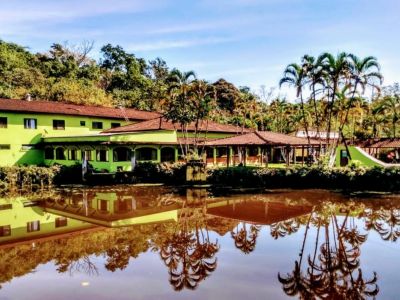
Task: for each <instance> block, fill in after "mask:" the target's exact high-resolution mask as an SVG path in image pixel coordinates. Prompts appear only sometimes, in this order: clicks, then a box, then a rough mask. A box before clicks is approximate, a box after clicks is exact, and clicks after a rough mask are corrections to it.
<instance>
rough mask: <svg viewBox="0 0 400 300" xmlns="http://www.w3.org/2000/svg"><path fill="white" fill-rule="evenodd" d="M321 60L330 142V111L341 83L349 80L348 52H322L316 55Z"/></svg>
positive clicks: (343, 83) (328, 139)
mask: <svg viewBox="0 0 400 300" xmlns="http://www.w3.org/2000/svg"><path fill="white" fill-rule="evenodd" d="M318 60H319V61H320V62H321V64H322V66H323V69H324V74H325V80H326V82H327V85H326V87H327V94H328V111H327V113H328V116H327V125H328V127H327V142H328V144H329V142H330V132H331V126H332V112H333V107H334V104H335V101H336V96H337V92H338V90H339V89H340V86H341V85H345V84H346V83H348V82H349V80H350V76H349V74H350V72H349V71H350V64H349V61H348V54H347V53H346V52H340V53H339V54H337V55H336V56H333V55H332V54H330V53H327V52H326V53H323V54H321V55H320V56H319V57H318Z"/></svg>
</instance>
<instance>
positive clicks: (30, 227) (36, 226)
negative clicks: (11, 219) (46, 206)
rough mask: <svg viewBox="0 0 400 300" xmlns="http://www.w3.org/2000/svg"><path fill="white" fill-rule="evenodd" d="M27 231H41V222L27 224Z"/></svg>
mask: <svg viewBox="0 0 400 300" xmlns="http://www.w3.org/2000/svg"><path fill="white" fill-rule="evenodd" d="M26 231H27V232H35V231H40V221H32V222H28V223H26Z"/></svg>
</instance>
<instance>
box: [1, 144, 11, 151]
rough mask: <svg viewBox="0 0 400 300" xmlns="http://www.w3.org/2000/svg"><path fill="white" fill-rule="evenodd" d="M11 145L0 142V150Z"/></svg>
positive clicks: (9, 147)
mask: <svg viewBox="0 0 400 300" xmlns="http://www.w3.org/2000/svg"><path fill="white" fill-rule="evenodd" d="M10 149H11V145H10V144H0V150H10Z"/></svg>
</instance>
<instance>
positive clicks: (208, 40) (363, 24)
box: [0, 0, 400, 97]
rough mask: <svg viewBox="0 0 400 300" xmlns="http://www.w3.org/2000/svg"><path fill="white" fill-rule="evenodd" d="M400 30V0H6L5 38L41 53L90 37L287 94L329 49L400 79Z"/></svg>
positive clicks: (1, 4) (390, 79)
mask: <svg viewBox="0 0 400 300" xmlns="http://www.w3.org/2000/svg"><path fill="white" fill-rule="evenodd" d="M399 29H400V1H399V0H379V1H374V0H334V1H332V0H197V1H194V0H192V1H191V0H126V1H123V0H57V1H54V0H29V1H28V0H0V39H3V40H5V41H9V42H15V43H18V44H20V45H23V46H26V47H28V48H29V49H30V50H31V51H33V52H45V51H47V50H48V49H49V47H50V45H51V44H52V43H55V42H58V43H63V42H66V41H68V43H69V44H72V45H73V44H79V43H81V42H82V41H84V40H89V41H94V43H95V48H94V49H93V51H92V53H91V55H92V56H93V57H94V58H99V50H100V48H101V46H102V45H104V44H107V43H111V44H113V45H120V46H122V47H123V48H124V49H125V50H126V51H128V52H130V53H134V54H135V55H136V56H137V57H143V58H145V59H147V60H151V59H154V58H156V57H161V58H163V59H164V60H165V61H166V62H167V64H168V66H169V67H171V68H173V67H176V68H178V69H180V70H183V71H187V70H194V71H195V72H196V74H197V77H198V78H201V79H206V80H208V81H210V82H213V81H216V80H218V79H219V78H225V79H226V80H228V81H231V82H233V83H234V84H235V85H238V86H249V87H251V88H252V90H253V91H256V92H257V91H258V90H259V88H260V86H262V85H263V86H265V88H266V90H269V89H271V88H273V89H274V91H275V93H276V92H279V87H278V82H279V79H280V77H281V76H282V73H283V70H284V68H285V66H286V65H287V64H289V63H292V62H300V58H301V56H303V55H304V54H311V55H319V54H320V53H322V52H331V53H334V54H336V53H338V52H340V51H346V52H351V53H354V54H356V55H358V56H360V57H363V56H369V55H373V56H375V57H377V59H378V61H379V62H380V64H381V67H382V70H381V71H382V73H383V75H384V78H385V81H384V84H385V85H389V84H392V83H394V82H398V81H400V76H399V75H398V74H399V73H398V72H399V70H400V59H399V53H400V51H399V50H400V39H399V38H398V30H399ZM282 93H283V94H284V95H285V93H287V91H285V90H283V91H282V92H281V94H282ZM289 94H290V93H289ZM289 96H290V95H288V97H289Z"/></svg>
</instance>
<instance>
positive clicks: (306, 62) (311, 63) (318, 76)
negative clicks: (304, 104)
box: [302, 54, 326, 136]
mask: <svg viewBox="0 0 400 300" xmlns="http://www.w3.org/2000/svg"><path fill="white" fill-rule="evenodd" d="M302 64H303V66H304V67H305V69H306V74H307V77H308V83H309V84H310V88H311V101H312V103H313V107H314V116H315V125H316V129H317V136H318V135H319V130H320V125H321V124H320V115H319V112H318V105H317V99H316V98H317V87H318V85H320V86H321V87H322V88H324V87H325V84H326V83H325V79H324V68H323V65H322V63H321V60H320V59H316V58H315V57H314V56H311V55H308V54H306V55H304V56H303V58H302Z"/></svg>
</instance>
